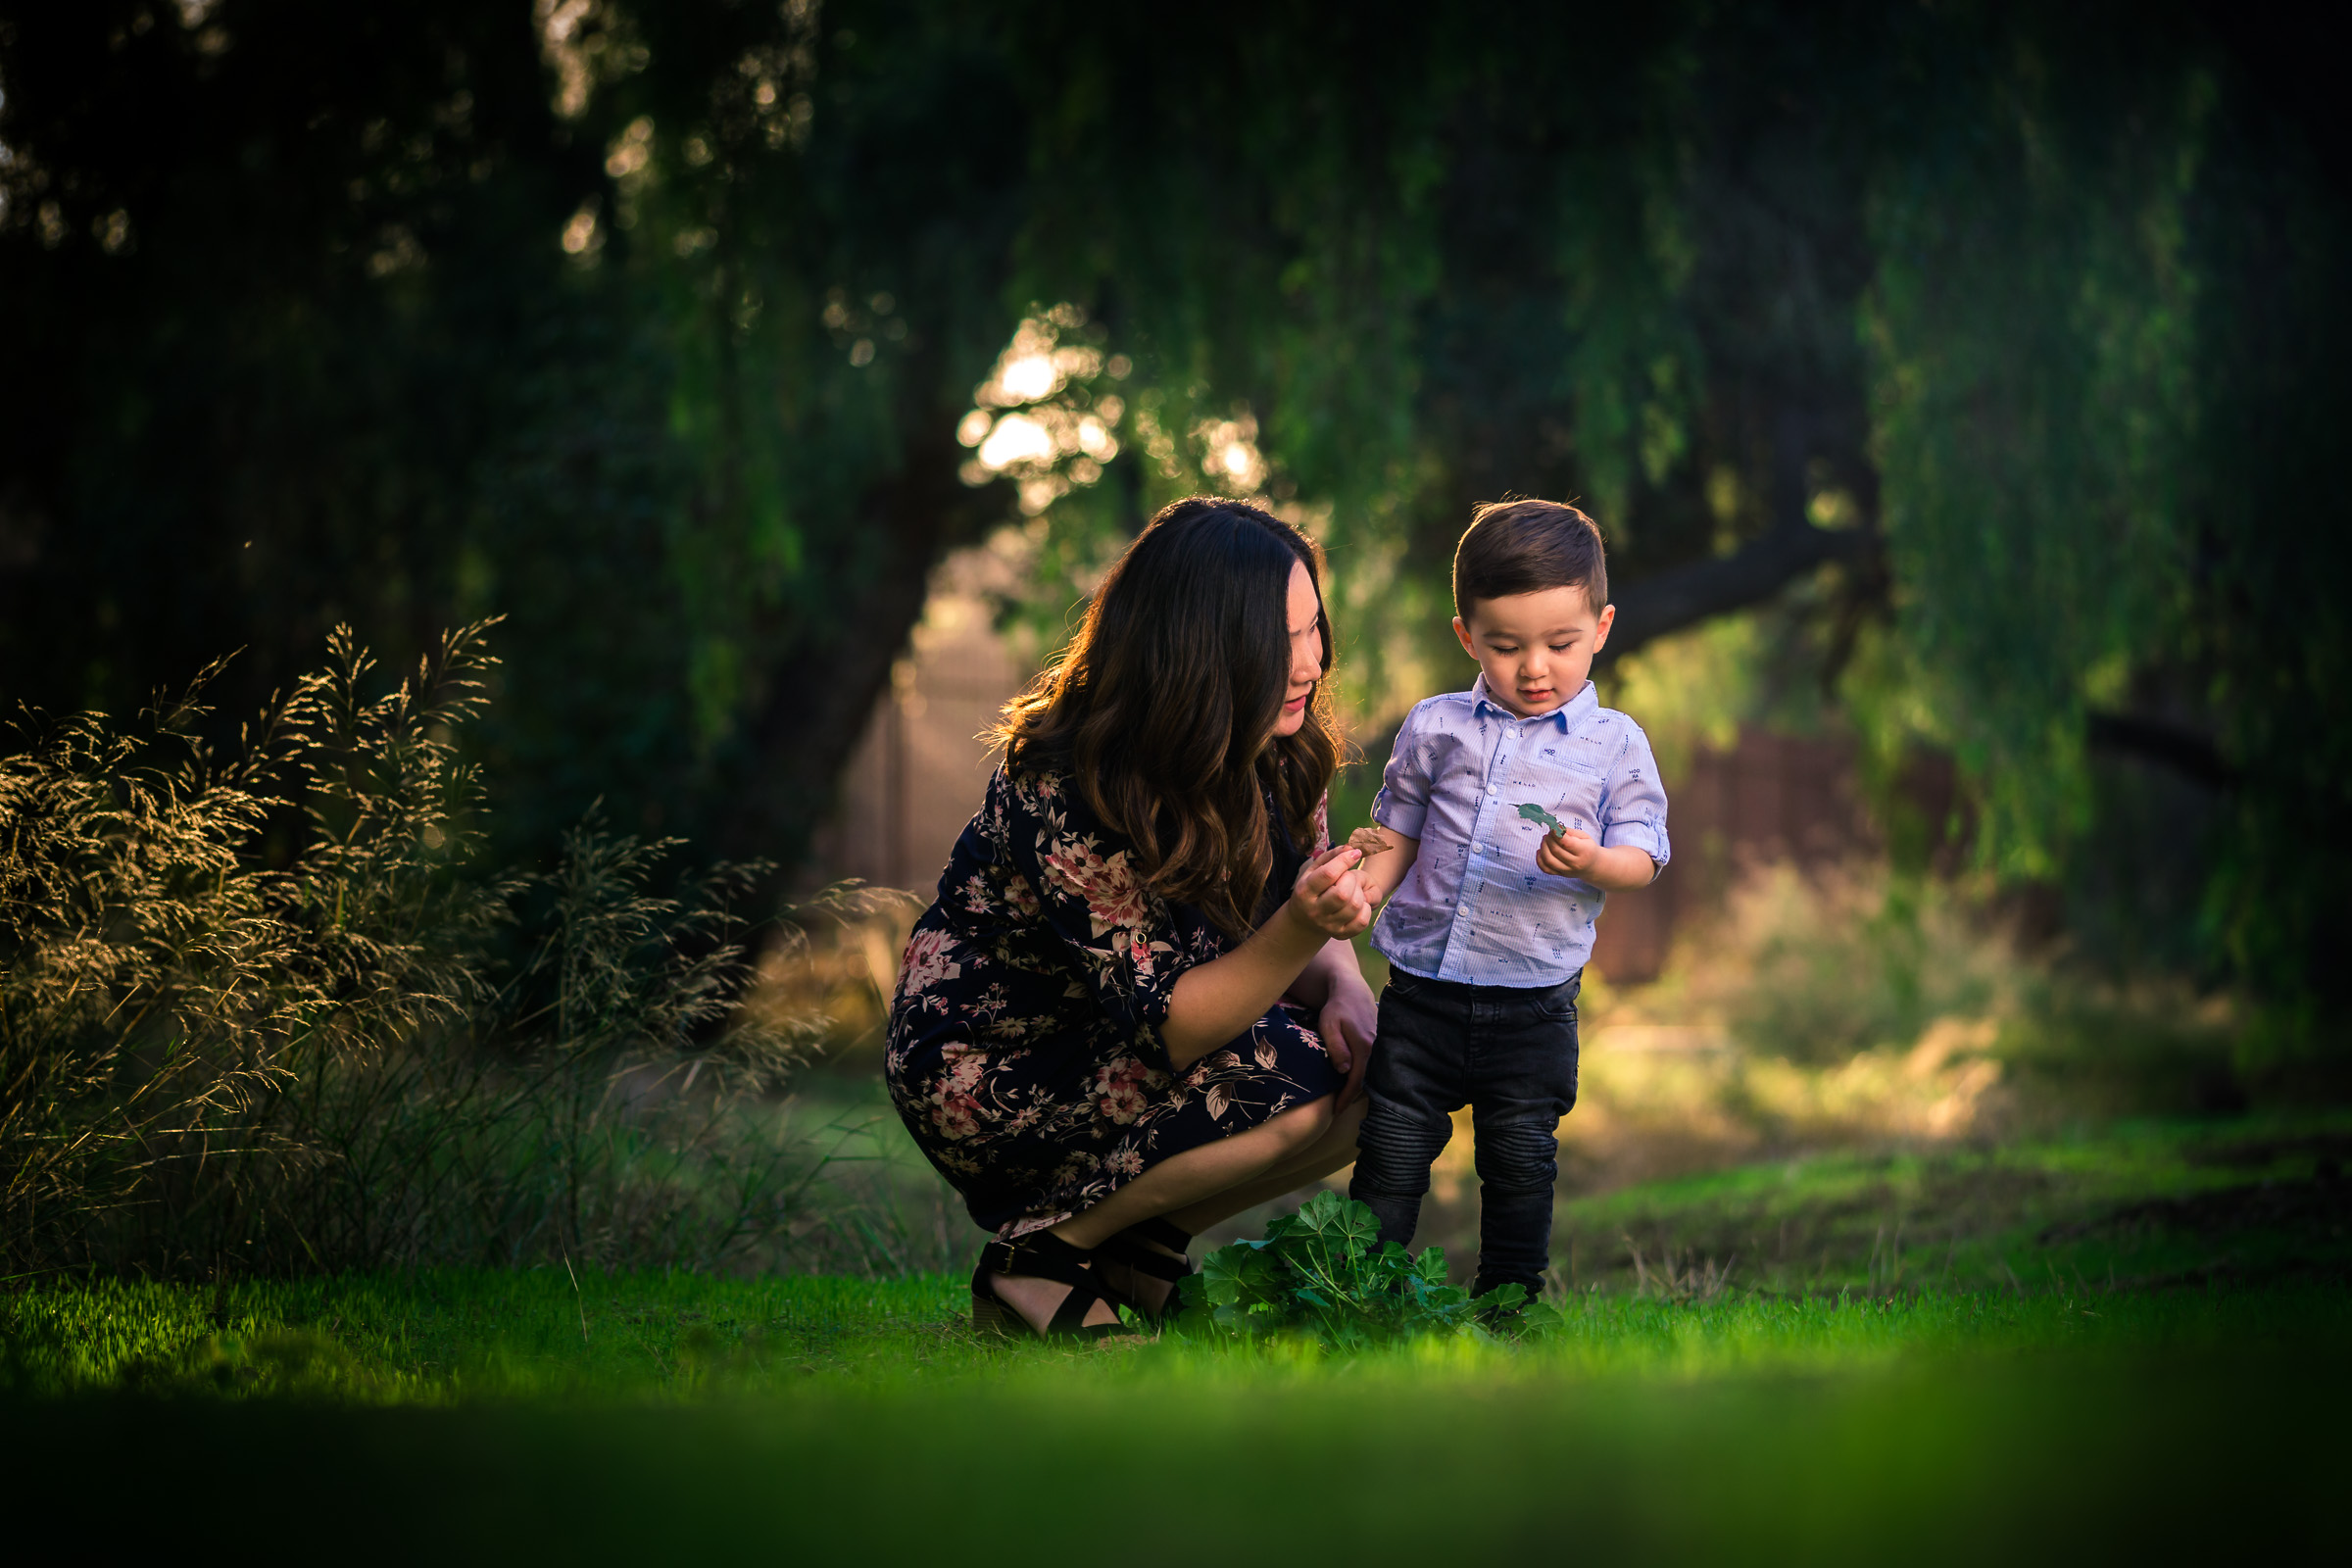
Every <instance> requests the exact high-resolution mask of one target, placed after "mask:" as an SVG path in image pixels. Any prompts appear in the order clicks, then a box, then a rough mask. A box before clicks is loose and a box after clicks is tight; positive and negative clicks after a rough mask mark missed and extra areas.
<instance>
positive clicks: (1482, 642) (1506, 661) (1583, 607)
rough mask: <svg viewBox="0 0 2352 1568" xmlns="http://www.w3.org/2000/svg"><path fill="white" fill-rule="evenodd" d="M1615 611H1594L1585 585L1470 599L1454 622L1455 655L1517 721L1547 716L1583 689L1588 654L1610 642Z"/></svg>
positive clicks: (1590, 662)
mask: <svg viewBox="0 0 2352 1568" xmlns="http://www.w3.org/2000/svg"><path fill="white" fill-rule="evenodd" d="M1616 619H1617V607H1616V606H1615V605H1603V606H1601V607H1600V609H1599V610H1598V611H1597V612H1595V611H1594V610H1593V601H1592V598H1591V596H1590V595H1588V594H1587V593H1586V592H1585V589H1584V585H1583V584H1581V583H1578V584H1575V585H1573V586H1570V587H1566V588H1546V589H1544V590H1543V591H1542V592H1540V593H1532V594H1512V595H1510V596H1509V597H1507V598H1503V599H1477V600H1473V601H1471V605H1470V619H1469V621H1468V622H1467V623H1465V622H1464V621H1463V620H1462V618H1461V617H1460V616H1458V615H1457V616H1455V617H1454V621H1453V634H1454V635H1455V636H1456V637H1458V638H1460V639H1461V640H1462V651H1463V652H1464V653H1466V654H1468V655H1469V656H1470V657H1471V658H1472V659H1475V660H1477V661H1478V667H1479V668H1480V669H1482V670H1485V671H1486V675H1487V691H1488V692H1489V694H1491V695H1492V696H1493V697H1494V699H1495V701H1496V702H1498V703H1500V704H1501V705H1502V706H1503V707H1505V708H1507V709H1509V710H1510V711H1512V712H1514V713H1517V714H1518V715H1519V716H1520V717H1521V718H1534V717H1536V716H1537V715H1538V714H1540V713H1548V712H1550V711H1552V710H1553V709H1555V708H1557V707H1559V706H1560V705H1561V704H1562V703H1564V702H1566V701H1568V699H1569V698H1571V697H1574V696H1575V695H1576V694H1577V693H1578V692H1581V691H1583V690H1584V689H1585V679H1586V677H1587V676H1589V675H1591V674H1592V673H1593V655H1595V654H1597V653H1599V652H1600V650H1601V648H1602V646H1603V645H1605V644H1606V643H1607V642H1608V640H1609V627H1610V625H1611V624H1612V623H1614V622H1615V620H1616Z"/></svg>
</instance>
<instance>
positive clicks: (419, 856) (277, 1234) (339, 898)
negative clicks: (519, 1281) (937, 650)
mask: <svg viewBox="0 0 2352 1568" xmlns="http://www.w3.org/2000/svg"><path fill="white" fill-rule="evenodd" d="M486 629H487V627H486V625H475V626H470V627H467V628H466V629H464V630H461V631H457V632H454V633H451V634H449V635H448V636H446V637H445V638H444V639H443V640H442V642H441V644H440V645H439V647H438V649H437V650H436V652H435V653H434V654H432V655H431V656H428V657H427V658H426V659H425V660H423V661H421V662H420V663H419V665H418V667H417V670H416V671H415V672H414V673H413V674H412V675H410V676H409V677H408V678H407V679H405V680H401V681H398V682H397V683H393V684H391V686H390V689H389V690H383V691H380V692H378V693H377V694H375V695H370V694H369V691H370V687H371V685H379V684H381V683H380V682H378V681H377V672H376V669H375V666H374V663H373V662H372V661H371V660H370V658H369V657H368V654H367V652H366V651H365V650H364V649H362V648H361V647H360V646H359V644H358V643H357V642H356V640H355V639H354V638H353V636H352V634H351V633H350V631H349V630H348V629H339V630H338V631H336V632H335V633H334V634H333V636H332V637H331V638H330V640H329V645H328V651H327V653H328V657H327V661H326V663H325V666H324V667H323V668H321V669H319V670H318V671H316V672H315V673H312V674H310V675H308V676H306V677H304V678H303V679H302V680H300V681H299V682H297V683H296V684H295V685H294V686H293V688H292V689H291V690H290V691H289V692H285V693H282V694H280V695H279V696H278V697H277V698H275V699H273V700H272V701H271V702H270V704H269V705H267V707H266V709H265V711H263V712H262V713H261V714H260V715H259V716H258V717H257V718H256V719H255V720H254V721H253V722H251V723H249V724H247V725H245V726H244V727H243V728H242V729H241V731H240V732H239V736H238V741H237V744H236V745H235V746H234V747H233V748H216V747H215V746H213V745H211V744H208V743H207V742H206V741H205V740H204V739H202V738H201V736H200V733H199V722H200V720H202V719H203V718H204V717H205V716H206V714H207V710H206V708H205V707H204V706H203V697H204V690H205V686H206V683H207V680H208V679H209V678H210V676H211V675H212V674H213V673H214V670H207V671H206V672H205V674H204V675H203V676H200V677H199V679H198V680H197V681H196V682H195V683H194V684H193V685H192V686H191V687H190V689H189V690H188V692H187V693H186V694H184V695H183V696H181V697H179V698H178V699H176V700H173V701H161V700H159V701H158V702H157V703H156V704H155V705H154V706H153V707H152V708H150V709H149V710H148V711H146V712H144V713H143V714H141V715H140V718H139V720H138V722H137V723H136V724H134V725H129V726H123V725H119V724H118V723H116V722H115V721H114V720H112V719H110V718H109V717H107V716H106V715H103V714H99V713H80V714H75V715H73V716H72V717H68V718H63V719H57V718H51V717H49V716H47V715H44V714H42V713H39V712H35V711H29V710H25V711H20V712H19V714H18V715H17V718H16V720H15V723H14V727H13V734H12V737H11V740H10V743H9V744H8V748H7V751H6V755H5V756H4V757H0V1273H6V1274H9V1275H13V1276H18V1277H24V1276H27V1275H33V1274H39V1273H45V1272H49V1271H54V1270H60V1269H90V1268H98V1269H110V1270H131V1271H140V1272H152V1273H156V1274H163V1275H190V1274H203V1275H208V1276H220V1275H222V1274H224V1273H233V1272H289V1271H310V1270H335V1269H345V1268H354V1267H382V1266H387V1265H417V1264H427V1263H432V1264H467V1263H471V1264H516V1263H530V1262H542V1261H544V1262H550V1263H556V1262H568V1263H572V1264H575V1265H583V1266H585V1265H599V1266H604V1267H622V1266H658V1265H662V1264H680V1265H690V1266H694V1267H700V1268H723V1267H726V1266H729V1265H730V1264H740V1263H745V1262H750V1261H753V1260H755V1259H758V1258H760V1257H762V1256H763V1255H766V1254H767V1253H771V1252H772V1251H773V1250H775V1249H776V1248H778V1247H779V1246H782V1245H784V1244H785V1243H786V1242H788V1241H789V1240H791V1239H792V1238H794V1237H796V1236H803V1237H805V1236H806V1235H807V1234H808V1233H809V1231H810V1229H811V1227H812V1225H815V1224H817V1222H818V1220H819V1219H821V1216H814V1215H812V1203H813V1202H814V1198H813V1193H814V1187H813V1184H814V1183H815V1181H816V1179H817V1177H818V1176H819V1174H820V1173H821V1171H822V1169H823V1166H824V1163H825V1160H824V1156H823V1155H822V1154H820V1153H818V1152H816V1151H815V1150H814V1149H813V1148H812V1147H811V1146H810V1145H809V1142H808V1141H807V1140H806V1139H805V1138H803V1137H801V1136H799V1135H796V1134H792V1133H788V1132H787V1131H785V1130H784V1129H785V1127H786V1125H787V1124H786V1123H785V1122H784V1121H783V1120H782V1119H781V1118H778V1117H776V1116H774V1115H773V1114H771V1113H770V1109H771V1104H772V1102H771V1099H770V1097H771V1096H772V1095H773V1093H774V1092H775V1091H777V1090H778V1089H779V1088H780V1087H781V1086H782V1085H783V1083H784V1082H785V1081H786V1079H787V1078H788V1077H789V1075H790V1074H791V1072H792V1070H793V1068H794V1067H795V1065H796V1064H797V1063H798V1062H799V1060H800V1059H801V1057H802V1055H803V1054H804V1051H805V1049H806V1048H807V1046H808V1045H809V1042H810V1041H811V1040H812V1039H814V1038H815V1037H816V1035H817V1034H818V1032H819V1031H821V1029H822V1028H823V1027H824V1023H825V1020H824V1019H823V1018H822V1017H821V1016H817V1015H814V1014H811V1013H807V1012H801V1013H794V1012H789V1011H783V1012H780V1011H778V1010H777V1009H775V1008H772V1007H763V1008H759V1009H753V1008H747V1007H746V1006H744V1005H743V1004H744V1002H745V1000H746V996H747V993H748V990H749V987H750V986H751V984H752V982H753V980H754V978H755V975H756V966H755V962H754V950H753V944H754V943H755V941H757V942H759V943H760V944H761V945H762V947H763V948H764V951H765V952H766V954H768V955H769V956H774V955H777V954H779V953H789V952H790V951H791V949H792V948H793V947H794V946H795V945H796V944H799V943H801V942H804V941H805V940H806V934H805V928H804V925H803V922H802V918H801V916H800V915H798V914H796V913H795V912H794V911H789V910H788V911H786V912H785V913H784V914H783V915H781V916H779V917H777V918H774V919H771V920H766V921H760V922H755V921H754V920H752V919H751V918H749V916H748V914H747V908H748V907H750V905H751V904H752V901H753V900H754V898H755V896H756V894H757V892H758V890H759V889H760V887H761V886H763V885H764V883H765V880H766V873H767V871H768V869H769V868H768V867H767V866H765V865H763V864H760V863H758V862H753V863H744V864H720V865H715V866H711V867H710V868H708V869H706V870H704V871H701V872H700V873H698V874H692V875H687V876H683V877H680V878H678V879H677V880H676V883H675V885H674V886H670V887H667V888H666V889H665V890H664V891H657V884H658V881H660V880H661V879H662V878H663V877H664V876H665V874H666V872H667V867H668V866H669V865H670V863H671V862H672V861H673V860H674V859H675V851H676V850H677V848H678V843H677V841H674V840H650V841H649V840H642V839H638V838H633V837H630V836H628V835H625V834H617V833H614V832H613V831H611V830H610V829H608V828H607V827H605V826H604V825H602V824H601V822H599V821H598V820H596V819H595V818H594V817H593V816H592V817H591V819H590V820H588V821H586V822H584V823H582V824H580V825H578V826H577V827H575V828H574V829H573V830H572V831H570V832H569V833H567V834H566V835H565V836H564V841H563V845H562V849H561V852H560V854H559V855H558V856H557V857H556V858H555V860H554V863H553V864H552V865H545V866H536V867H534V866H494V865H487V864H484V863H482V856H481V854H480V835H479V824H480V823H481V821H482V819H483V815H484V812H485V809H486V802H485V800H484V792H483V785H482V779H481V777H480V775H479V773H478V772H477V771H476V769H475V768H474V767H473V766H472V765H471V764H469V763H467V762H466V761H465V760H463V758H462V756H461V754H460V752H459V750H458V748H457V745H456V739H457V735H458V732H459V731H460V730H461V728H462V727H463V726H464V725H465V724H466V722H467V721H468V720H470V719H472V718H473V717H474V716H475V715H476V714H477V713H478V712H479V711H480V710H481V708H482V705H483V700H484V699H483V677H484V675H485V674H486V673H487V671H488V670H489V669H490V668H491V667H492V665H493V664H494V663H495V661H494V660H493V659H492V658H491V657H490V655H489V653H488V651H487V648H486V646H485V642H484V633H485V631H486ZM217 668H218V666H217V665H216V666H215V669H217ZM860 897H861V895H860V894H858V892H857V891H856V890H854V889H850V890H836V891H835V892H834V893H833V894H831V895H830V896H828V898H827V899H826V900H824V901H822V902H823V903H824V904H825V905H826V906H827V910H826V911H825V912H834V911H838V910H841V909H842V908H844V907H848V906H855V905H856V904H857V902H858V899H859V898H860ZM811 912H815V911H803V912H802V913H804V914H806V913H811ZM820 1228H821V1227H820Z"/></svg>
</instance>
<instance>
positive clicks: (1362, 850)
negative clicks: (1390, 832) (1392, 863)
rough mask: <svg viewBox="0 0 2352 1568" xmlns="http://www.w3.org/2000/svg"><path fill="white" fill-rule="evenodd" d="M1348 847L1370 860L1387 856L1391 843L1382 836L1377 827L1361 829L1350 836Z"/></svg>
mask: <svg viewBox="0 0 2352 1568" xmlns="http://www.w3.org/2000/svg"><path fill="white" fill-rule="evenodd" d="M1348 848H1349V849H1351V850H1353V851H1355V852H1356V853H1357V854H1359V855H1361V856H1362V857H1363V858H1365V859H1367V860H1369V859H1370V858H1372V857H1374V856H1375V855H1382V854H1386V853H1387V851H1388V848H1389V841H1388V840H1387V839H1384V838H1382V837H1381V836H1380V829H1378V828H1376V827H1359V828H1357V829H1356V830H1355V831H1354V832H1352V833H1350V834H1348Z"/></svg>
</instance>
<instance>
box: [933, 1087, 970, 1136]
mask: <svg viewBox="0 0 2352 1568" xmlns="http://www.w3.org/2000/svg"><path fill="white" fill-rule="evenodd" d="M979 1110H980V1102H978V1101H977V1100H974V1099H973V1098H972V1097H971V1096H969V1095H955V1094H947V1093H944V1092H943V1093H942V1094H941V1095H940V1097H939V1103H938V1104H937V1105H935V1106H934V1107H933V1108H932V1111H931V1120H932V1122H933V1124H934V1125H936V1126H937V1127H938V1128H939V1135H940V1136H941V1137H942V1138H947V1139H951V1140H955V1139H963V1138H969V1137H971V1136H972V1134H974V1133H975V1132H978V1131H979V1130H980V1117H979Z"/></svg>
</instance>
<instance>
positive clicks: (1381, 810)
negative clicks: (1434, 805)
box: [1372, 790, 1429, 840]
mask: <svg viewBox="0 0 2352 1568" xmlns="http://www.w3.org/2000/svg"><path fill="white" fill-rule="evenodd" d="M1372 820H1373V821H1375V822H1378V823H1379V824H1380V825H1381V826H1382V827H1385V828H1387V829H1388V830H1389V831H1390V832H1392V833H1401V834H1403V835H1404V836H1405V837H1406V838H1408V839H1415V840H1417V839H1419V838H1420V837H1421V827H1422V824H1423V823H1425V822H1427V821H1428V820H1429V808H1428V807H1426V806H1414V805H1412V804H1411V803H1409V802H1406V801H1399V800H1397V799H1395V798H1394V797H1392V796H1391V795H1390V794H1389V792H1388V791H1387V790H1382V791H1381V792H1380V798H1379V799H1378V800H1375V801H1374V802H1373V803H1372Z"/></svg>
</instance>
